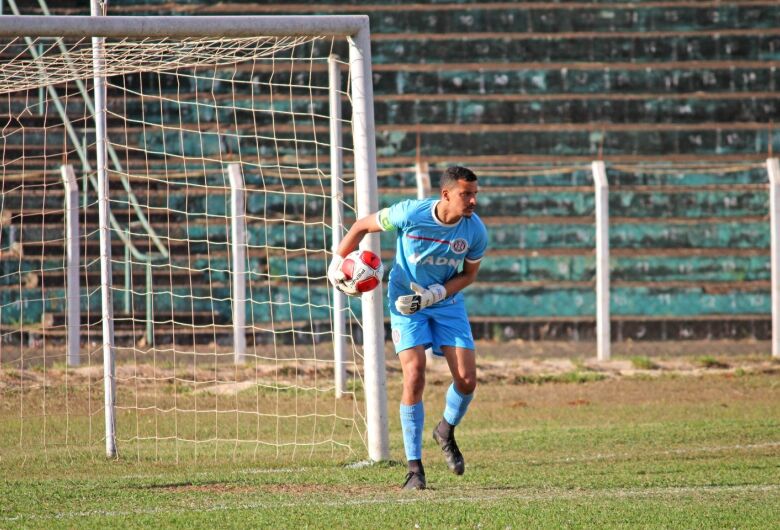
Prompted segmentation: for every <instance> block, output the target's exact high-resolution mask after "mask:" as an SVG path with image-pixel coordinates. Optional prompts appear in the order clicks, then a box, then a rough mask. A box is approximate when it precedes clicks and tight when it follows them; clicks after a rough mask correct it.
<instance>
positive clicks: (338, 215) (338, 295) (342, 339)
mask: <svg viewBox="0 0 780 530" xmlns="http://www.w3.org/2000/svg"><path fill="white" fill-rule="evenodd" d="M328 81H329V82H328V97H329V101H330V215H331V220H332V221H331V222H332V225H333V226H332V227H331V232H332V236H333V251H334V252H335V251H336V249H337V248H338V246H339V243H341V230H342V228H343V225H344V180H343V178H344V157H343V154H342V142H343V136H342V130H341V119H342V116H341V69H340V68H339V63H338V58H337V57H336V56H335V55H331V56H330V57H329V58H328ZM346 305H347V302H346V295H345V294H344V293H342V292H341V291H339V290H338V289H336V288H335V287H334V288H333V373H334V379H335V385H336V398H337V399H338V398H341V397H343V396H344V393H345V392H346V390H347V364H346V362H345V361H346V359H345V357H346V355H345V349H346V330H347V322H346V316H345V314H344V310H345V307H346Z"/></svg>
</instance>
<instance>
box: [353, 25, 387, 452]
mask: <svg viewBox="0 0 780 530" xmlns="http://www.w3.org/2000/svg"><path fill="white" fill-rule="evenodd" d="M349 71H350V76H351V77H352V105H353V108H352V131H353V135H354V148H355V177H356V178H355V187H356V188H357V215H358V217H363V216H366V215H368V214H370V213H372V212H375V211H376V210H377V208H378V202H379V201H378V199H377V182H376V138H375V136H374V106H373V105H374V94H373V90H374V89H373V85H372V82H373V80H372V78H371V42H370V32H369V29H368V24H366V26H364V27H363V28H362V29H361V30H360V31H358V33H357V34H356V35H354V36H353V37H352V38H351V39H349ZM361 246H362V247H363V248H365V249H368V250H371V251H372V252H374V253H375V254H377V255H380V249H379V234H369V235H367V236H366V237H364V238H363V241H362V243H361ZM362 315H363V359H364V367H365V378H366V422H367V424H368V429H367V430H368V455H369V458H371V459H372V460H375V461H379V460H387V459H388V458H389V457H390V442H389V437H388V431H387V388H386V383H385V353H384V343H385V328H384V315H383V312H382V291H381V290H380V289H374V290H373V291H369V292H368V293H365V294H363V296H362Z"/></svg>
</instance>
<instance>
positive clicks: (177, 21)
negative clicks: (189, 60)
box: [0, 15, 369, 38]
mask: <svg viewBox="0 0 780 530" xmlns="http://www.w3.org/2000/svg"><path fill="white" fill-rule="evenodd" d="M368 31H369V22H368V16H367V15H323V16H307V15H291V16H261V15H254V16H198V17H178V16H148V17H147V16H143V17H141V16H105V17H90V16H56V15H52V16H46V17H42V16H37V15H5V16H2V17H0V36H2V37H26V36H37V37H84V36H90V37H111V38H123V37H134V38H147V37H148V38H151V37H171V38H185V37H191V38H198V37H224V38H242V37H257V36H267V37H279V36H301V37H303V36H328V37H331V36H352V37H358V36H362V35H364V34H365V35H366V37H367V34H368Z"/></svg>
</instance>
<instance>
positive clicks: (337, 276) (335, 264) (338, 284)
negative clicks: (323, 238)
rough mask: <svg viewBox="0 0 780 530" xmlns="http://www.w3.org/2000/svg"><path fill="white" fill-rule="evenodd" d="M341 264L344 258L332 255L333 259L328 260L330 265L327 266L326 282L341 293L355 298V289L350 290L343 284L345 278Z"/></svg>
mask: <svg viewBox="0 0 780 530" xmlns="http://www.w3.org/2000/svg"><path fill="white" fill-rule="evenodd" d="M342 263H344V258H342V257H341V256H339V255H338V254H336V253H334V254H333V259H332V260H330V265H328V281H329V282H330V283H331V285H333V287H335V288H336V289H338V290H339V291H341V292H342V293H344V294H346V295H349V296H355V295H356V294H358V292H357V291H356V290H355V289H350V288H349V287H347V285H346V284H345V283H344V280H345V279H346V276H345V275H344V271H342V270H341V264H342Z"/></svg>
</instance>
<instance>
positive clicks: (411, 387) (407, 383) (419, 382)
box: [404, 367, 425, 394]
mask: <svg viewBox="0 0 780 530" xmlns="http://www.w3.org/2000/svg"><path fill="white" fill-rule="evenodd" d="M404 387H406V390H407V391H408V392H412V393H413V394H422V392H423V390H425V367H423V368H422V369H419V368H418V367H413V368H412V369H410V370H407V371H406V372H404Z"/></svg>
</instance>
